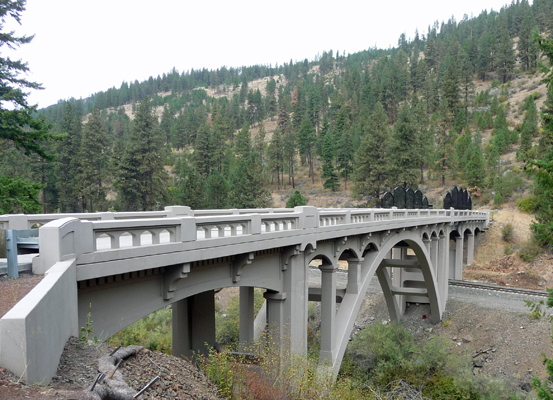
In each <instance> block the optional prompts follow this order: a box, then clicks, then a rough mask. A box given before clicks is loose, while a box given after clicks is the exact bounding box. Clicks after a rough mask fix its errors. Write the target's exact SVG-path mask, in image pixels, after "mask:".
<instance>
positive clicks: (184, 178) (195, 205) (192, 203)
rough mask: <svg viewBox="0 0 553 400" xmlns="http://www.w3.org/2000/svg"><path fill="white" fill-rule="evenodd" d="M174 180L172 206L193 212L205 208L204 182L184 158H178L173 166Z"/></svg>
mask: <svg viewBox="0 0 553 400" xmlns="http://www.w3.org/2000/svg"><path fill="white" fill-rule="evenodd" d="M175 172H176V176H177V178H176V180H175V182H174V187H173V189H172V190H171V201H172V202H173V203H172V204H180V205H184V206H188V207H190V208H192V209H193V210H201V209H203V208H204V207H205V199H204V181H203V180H202V178H201V176H200V175H199V174H198V172H197V171H196V169H195V168H194V167H193V166H189V165H188V162H187V160H186V158H185V157H180V158H179V159H178V161H177V163H176V165H175Z"/></svg>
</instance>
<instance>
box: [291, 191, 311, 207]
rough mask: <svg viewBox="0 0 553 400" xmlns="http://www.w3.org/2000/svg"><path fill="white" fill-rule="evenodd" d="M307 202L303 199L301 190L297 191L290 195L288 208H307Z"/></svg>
mask: <svg viewBox="0 0 553 400" xmlns="http://www.w3.org/2000/svg"><path fill="white" fill-rule="evenodd" d="M306 205H307V200H306V199H305V197H303V196H302V195H301V193H300V191H299V190H297V189H296V190H295V191H294V193H292V194H291V195H290V198H289V199H288V201H287V202H286V208H294V207H299V206H306Z"/></svg>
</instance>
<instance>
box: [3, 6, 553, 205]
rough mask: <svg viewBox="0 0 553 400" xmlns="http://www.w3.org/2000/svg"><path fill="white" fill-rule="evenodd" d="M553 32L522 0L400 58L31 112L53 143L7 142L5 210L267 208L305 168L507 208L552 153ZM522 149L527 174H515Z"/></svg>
mask: <svg viewBox="0 0 553 400" xmlns="http://www.w3.org/2000/svg"><path fill="white" fill-rule="evenodd" d="M551 32H553V1H552V0H535V1H533V2H532V4H529V2H528V1H526V0H522V1H520V0H517V1H516V2H514V1H513V2H512V3H511V4H510V5H508V6H505V7H503V8H502V9H501V10H500V11H499V12H495V11H491V12H486V11H484V12H482V13H481V14H480V15H478V16H476V17H474V18H469V17H467V16H465V17H464V18H463V19H462V20H461V21H456V20H454V19H453V18H452V19H450V20H448V21H447V22H441V23H439V22H435V23H434V24H433V25H432V26H428V27H427V28H426V29H424V30H422V29H421V31H417V32H415V33H414V37H413V38H412V39H411V38H407V36H406V34H405V33H403V34H401V35H400V36H399V38H398V42H397V46H396V47H393V48H389V49H378V48H368V49H367V50H364V51H361V52H357V53H354V54H344V52H339V51H332V50H329V51H324V52H323V53H322V55H321V54H319V55H317V56H315V57H314V58H313V59H311V60H310V59H307V58H306V59H305V60H303V61H297V62H295V61H292V60H290V62H289V63H284V64H282V65H274V66H273V65H253V66H247V67H246V66H244V67H240V68H236V67H221V68H218V69H216V70H207V69H202V70H190V71H186V72H179V71H178V70H177V69H175V68H173V69H172V70H171V71H169V72H166V73H163V74H161V75H158V76H157V77H150V78H149V79H148V80H145V81H142V82H139V81H136V80H135V81H134V82H122V83H121V86H120V87H119V88H116V87H112V88H110V89H108V90H105V91H101V92H98V93H95V94H94V95H92V96H90V97H88V98H84V99H78V100H76V99H70V100H68V101H59V102H58V103H57V104H55V105H52V106H50V107H47V108H45V109H40V110H36V109H32V110H30V112H31V113H32V116H33V117H34V118H36V119H35V121H40V122H41V123H42V124H43V127H42V128H41V129H43V128H49V131H48V136H49V137H48V138H47V137H42V138H38V139H37V140H36V141H35V142H34V143H38V144H39V145H40V147H39V149H40V151H33V149H31V148H29V147H28V146H27V147H25V146H24V145H23V146H22V145H21V144H20V143H18V142H17V141H14V140H12V139H10V138H9V137H2V138H1V139H0V140H2V146H1V148H0V177H2V178H0V179H1V180H2V181H0V182H3V183H0V185H3V186H2V187H3V188H4V192H7V188H8V187H11V188H12V190H13V192H14V193H18V195H12V196H4V197H3V198H2V199H1V201H0V206H1V213H12V212H95V211H105V210H156V209H160V208H162V207H163V206H164V205H169V204H180V205H188V206H190V207H192V208H193V209H212V208H255V207H266V206H271V205H272V204H273V197H272V192H274V191H278V190H280V189H286V190H288V191H289V193H290V194H291V193H292V192H293V191H294V190H295V189H300V192H301V187H298V182H297V178H298V176H299V174H301V175H302V176H303V177H304V179H303V181H304V182H305V181H307V182H311V183H312V184H315V182H319V183H320V188H321V190H323V191H325V192H327V193H333V192H336V191H342V192H344V193H346V195H347V196H348V197H349V198H350V200H351V204H352V205H355V206H369V207H370V206H378V205H379V198H380V196H381V195H382V194H383V193H384V192H385V191H386V190H390V189H393V188H394V187H395V186H397V185H400V184H404V183H406V184H407V185H408V186H410V187H412V188H414V189H415V188H417V187H419V186H421V185H425V184H427V182H428V181H432V182H435V183H437V184H439V185H441V186H443V187H448V186H449V187H451V186H453V184H457V185H460V186H464V187H466V188H468V189H469V191H470V192H471V193H476V195H477V196H476V197H475V199H476V200H477V201H478V199H480V201H481V203H482V204H486V201H487V202H489V203H490V204H491V203H492V202H496V203H500V202H502V201H506V200H507V199H508V198H509V197H510V196H511V195H512V194H513V192H516V191H517V190H518V191H521V190H523V189H525V187H524V186H525V185H526V186H528V184H527V182H529V179H532V178H529V177H528V176H529V175H528V174H527V173H525V172H524V171H523V167H522V166H524V165H529V164H528V163H527V162H529V161H531V160H542V159H545V158H546V156H547V154H548V151H549V150H550V148H551V141H552V140H553V139H552V134H553V128H552V127H551V113H552V112H553V86H547V87H546V86H545V85H544V84H543V83H542V82H541V79H542V78H543V74H542V72H543V69H544V68H545V69H547V67H548V66H549V63H548V60H547V58H546V57H544V52H543V49H540V45H541V44H542V42H541V40H540V38H542V37H544V38H547V37H549V36H550V33H551ZM543 40H545V39H543ZM515 82H516V84H515ZM536 82H537V83H536ZM532 85H533V87H530V86H532ZM533 89H535V90H533ZM540 89H541V90H540ZM523 90H527V91H528V93H529V94H528V95H527V96H525V98H524V99H523V100H517V101H516V102H515V101H514V100H513V98H512V96H513V95H514V94H516V93H517V92H522V91H523ZM46 139H52V140H46ZM507 154H514V158H515V161H516V162H518V165H519V166H521V167H520V168H519V167H513V168H511V170H510V173H508V174H505V173H504V168H503V166H504V162H505V158H509V157H507V156H506V155H507ZM511 158H513V157H511ZM534 168H537V167H534ZM524 169H525V168H524ZM29 171H31V172H30V173H29ZM525 182H526V183H525ZM10 185H11V186H10ZM304 194H305V193H304Z"/></svg>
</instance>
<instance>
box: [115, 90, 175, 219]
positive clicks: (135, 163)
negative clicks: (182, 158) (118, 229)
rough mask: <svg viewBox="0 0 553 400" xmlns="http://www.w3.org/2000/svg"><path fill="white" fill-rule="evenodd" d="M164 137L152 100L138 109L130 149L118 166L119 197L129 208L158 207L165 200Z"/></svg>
mask: <svg viewBox="0 0 553 400" xmlns="http://www.w3.org/2000/svg"><path fill="white" fill-rule="evenodd" d="M163 142H164V137H163V135H162V134H161V132H160V130H159V125H158V122H157V116H156V114H155V111H154V110H153V109H152V105H151V103H150V99H149V98H148V97H145V98H144V100H142V101H141V102H140V104H139V105H138V107H137V109H136V114H135V118H134V120H133V121H132V124H131V131H130V137H129V142H128V146H127V149H126V151H125V154H124V155H123V159H122V160H121V163H120V165H119V171H118V176H117V181H116V187H117V188H118V190H119V192H118V198H117V200H118V201H119V202H120V204H121V208H122V209H123V210H126V211H148V210H156V209H158V208H159V206H160V205H161V204H162V203H163V201H164V196H165V187H166V182H167V173H166V172H165V169H164V167H163V165H164V161H165V149H164V147H163Z"/></svg>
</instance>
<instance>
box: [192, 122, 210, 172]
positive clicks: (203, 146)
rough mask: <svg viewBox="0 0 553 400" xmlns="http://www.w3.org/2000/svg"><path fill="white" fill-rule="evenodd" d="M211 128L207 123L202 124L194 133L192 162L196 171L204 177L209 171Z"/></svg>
mask: <svg viewBox="0 0 553 400" xmlns="http://www.w3.org/2000/svg"><path fill="white" fill-rule="evenodd" d="M210 142H212V140H211V129H210V127H209V125H208V124H207V123H205V124H203V125H202V126H201V127H200V129H198V133H197V135H196V142H195V144H194V153H193V156H192V164H193V165H194V167H195V168H196V171H198V173H199V174H200V175H201V176H202V177H203V178H204V179H205V178H207V177H208V176H209V173H210V171H211V166H212V162H211V146H210Z"/></svg>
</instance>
